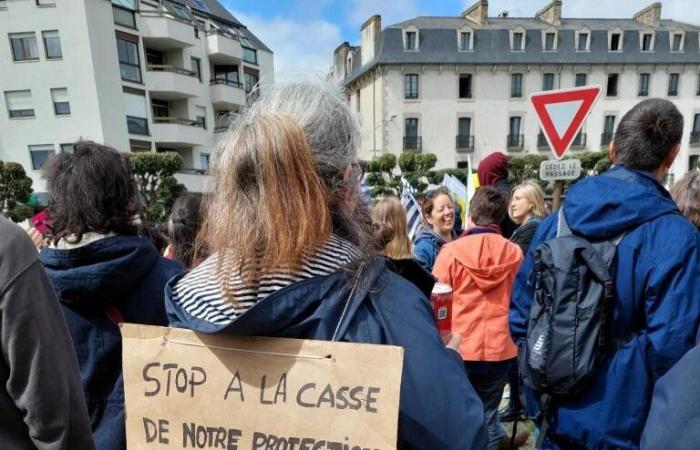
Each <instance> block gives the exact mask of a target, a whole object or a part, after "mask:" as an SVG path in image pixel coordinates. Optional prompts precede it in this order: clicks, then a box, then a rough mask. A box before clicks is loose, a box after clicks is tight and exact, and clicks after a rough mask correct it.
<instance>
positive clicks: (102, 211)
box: [0, 81, 700, 450]
mask: <svg viewBox="0 0 700 450" xmlns="http://www.w3.org/2000/svg"><path fill="white" fill-rule="evenodd" d="M359 130H360V128H359V123H358V120H357V117H356V115H355V113H354V112H353V111H352V110H351V108H350V107H349V105H348V103H347V100H346V98H345V97H344V94H343V92H342V91H341V90H340V89H339V88H338V87H336V86H334V85H332V84H330V83H327V82H320V81H297V82H293V83H278V84H276V85H274V86H270V87H268V88H267V89H265V90H264V91H263V92H262V93H261V95H260V97H259V99H258V100H257V101H256V102H254V103H253V104H252V105H250V107H249V108H248V109H247V110H246V111H245V112H243V113H242V114H240V115H239V116H238V117H237V119H236V121H235V122H234V123H233V124H232V125H231V129H230V131H229V133H228V134H227V136H226V138H225V139H224V140H223V141H222V142H221V143H220V147H219V149H218V152H217V158H216V163H215V164H214V167H215V168H214V170H213V181H214V189H213V190H212V193H211V194H207V195H204V196H201V195H192V194H188V195H187V196H185V197H183V198H181V199H178V201H177V202H176V203H175V205H174V207H173V209H172V213H171V219H170V221H169V223H168V224H167V227H165V228H164V229H163V230H161V231H162V235H164V236H166V237H167V240H165V241H162V240H161V239H158V238H157V236H159V235H161V232H160V231H158V230H153V229H150V227H149V226H148V224H147V223H146V222H144V221H142V220H140V210H139V208H140V207H139V202H138V197H137V193H136V189H135V187H134V184H133V181H132V178H131V173H130V165H129V161H128V158H124V157H123V156H122V155H121V154H120V153H119V152H118V151H116V150H115V149H112V148H110V147H107V146H104V145H100V144H97V143H94V142H78V143H76V145H75V146H74V152H73V153H70V154H68V153H65V154H61V155H58V156H57V157H55V158H53V159H52V160H51V161H50V162H49V164H48V166H47V167H46V168H45V175H46V179H47V190H48V208H47V209H46V211H45V217H44V219H43V221H44V223H45V224H46V230H45V232H37V231H35V230H33V231H32V232H31V234H32V237H33V238H34V244H35V245H32V242H31V240H30V239H29V237H28V236H27V233H24V232H23V231H22V230H21V229H20V228H18V227H17V226H15V225H12V224H11V223H10V222H8V221H7V220H4V219H2V218H0V344H1V348H2V355H3V358H2V359H0V416H1V417H2V421H1V422H0V447H2V448H3V449H5V448H6V449H42V450H58V449H62V450H65V449H80V450H91V449H97V450H124V449H125V448H126V435H125V425H124V389H123V381H122V366H121V342H120V333H119V327H118V325H119V324H120V323H122V322H131V323H140V324H150V325H162V326H167V325H169V326H173V327H180V328H187V329H191V330H194V331H197V332H202V333H209V334H234V335H252V336H271V337H289V338H304V339H319V340H328V341H331V340H333V341H346V342H360V343H371V344H379V345H382V344H387V345H396V346H401V347H403V349H404V363H403V372H402V379H401V390H400V405H399V418H398V421H399V423H398V425H399V426H398V430H399V432H398V436H397V448H399V449H419V450H452V449H454V450H470V449H474V450H476V449H489V450H491V449H499V448H511V446H512V447H513V448H517V447H519V446H521V445H523V444H524V443H525V441H526V440H527V439H528V433H527V432H519V433H514V435H512V436H509V435H508V433H507V431H506V430H505V428H504V427H503V425H502V424H501V419H500V417H499V405H500V403H501V400H502V398H503V392H504V388H505V386H506V385H509V386H510V392H511V394H510V405H509V408H508V413H507V415H508V416H510V418H517V417H531V418H534V419H535V422H536V424H537V426H538V427H539V439H538V445H539V446H540V448H546V449H579V448H580V449H584V448H585V449H638V448H643V449H661V448H664V449H667V448H668V449H691V448H697V445H698V444H697V442H698V441H700V433H698V430H697V429H695V428H693V427H692V424H693V423H694V422H693V421H694V420H695V421H697V420H698V419H700V407H698V406H697V405H698V404H699V401H700V388H699V387H698V386H699V385H698V383H697V382H696V381H695V379H696V378H697V377H698V374H699V373H700V353H698V351H697V350H694V349H693V348H694V346H695V345H696V342H697V341H696V340H697V338H698V337H699V336H698V331H699V328H698V327H699V325H700V289H698V288H697V286H698V285H699V284H700V231H699V230H700V209H699V208H700V176H698V173H697V172H693V173H690V174H688V175H687V176H686V177H684V178H683V179H682V180H681V181H679V182H677V183H676V184H675V185H674V187H673V189H672V191H671V193H669V192H668V191H667V190H666V189H665V188H664V187H663V186H662V184H661V183H660V180H661V179H663V177H664V175H665V173H666V172H667V170H668V169H669V167H670V166H671V165H672V164H673V161H674V159H675V157H676V155H677V153H678V149H679V145H680V142H681V135H682V130H683V122H682V116H681V115H680V114H679V113H678V110H677V109H676V108H675V106H674V105H673V104H672V103H670V102H668V101H666V100H659V99H650V100H645V101H643V102H641V103H639V104H638V105H636V106H635V107H633V108H632V109H631V110H630V111H629V112H628V113H627V114H626V115H625V116H624V117H623V118H622V120H621V121H620V124H619V126H618V129H617V131H616V133H615V137H614V139H613V142H612V144H611V146H610V158H611V161H612V163H613V167H612V168H611V169H610V170H608V171H606V172H604V173H603V174H601V175H599V176H595V177H589V178H587V179H585V180H583V181H580V182H578V183H576V184H574V185H573V186H571V187H570V188H569V189H568V191H567V195H566V201H565V203H564V206H563V208H562V209H561V210H559V211H557V212H552V213H551V214H548V212H549V211H548V208H547V205H546V204H545V196H544V192H543V190H542V188H541V186H540V185H539V184H538V182H536V181H526V182H523V183H521V184H519V185H517V186H515V187H514V188H511V186H510V185H509V184H508V160H507V157H506V156H505V155H504V154H502V153H499V152H494V153H492V154H491V155H489V156H488V157H486V158H485V159H483V160H482V161H481V163H480V164H479V167H478V177H479V181H480V185H481V187H479V188H478V189H477V190H476V192H475V194H474V195H473V196H472V198H471V199H470V202H469V205H468V211H466V212H465V213H466V214H465V220H464V227H463V229H462V222H461V220H459V214H458V213H457V212H456V211H455V203H454V201H453V199H452V198H451V196H450V193H449V191H447V190H446V189H444V188H437V189H433V190H431V191H430V192H428V193H426V195H425V197H424V198H423V199H422V219H423V226H422V227H421V229H420V230H419V232H418V233H417V235H416V237H415V239H414V241H413V242H412V241H411V240H410V239H409V237H408V233H407V226H406V212H405V210H404V209H403V207H402V206H401V202H400V201H399V199H398V198H396V197H391V196H387V197H385V198H383V199H381V200H379V201H378V202H377V203H376V204H374V205H367V204H366V202H365V201H363V200H362V196H361V192H360V177H361V174H360V171H359V170H358V165H357V150H358V148H359V140H360V132H359ZM562 222H564V223H565V224H567V226H568V228H570V231H571V233H573V234H574V235H577V236H581V237H582V238H585V239H587V240H590V241H592V242H593V241H595V242H601V241H606V240H610V239H615V244H616V247H615V248H616V252H617V253H616V257H615V259H614V267H613V268H612V272H613V273H614V279H613V280H612V283H611V284H610V295H611V297H610V298H611V299H612V304H611V308H612V310H611V314H612V320H610V321H607V322H605V326H602V327H601V328H603V331H601V333H603V334H605V335H608V336H609V339H607V340H606V341H607V342H610V343H611V344H610V348H609V351H606V352H605V353H604V355H602V356H601V357H600V358H598V359H596V360H595V366H594V367H593V369H591V373H592V375H591V376H590V377H588V378H587V379H586V380H585V381H586V382H585V384H582V385H581V386H580V389H577V390H576V391H575V392H573V391H572V392H570V393H566V394H560V395H552V396H551V397H550V396H546V400H544V399H545V397H543V396H542V395H541V394H542V392H539V391H538V390H537V389H536V383H534V382H533V381H532V380H528V378H527V377H526V376H525V372H523V371H520V370H519V367H520V368H522V367H523V366H522V362H521V364H518V363H517V362H516V361H517V360H518V359H523V354H525V350H526V349H527V346H528V336H529V332H528V326H529V324H530V321H531V320H532V319H531V316H530V312H531V309H532V308H533V301H535V300H533V299H536V298H539V297H537V296H536V292H535V291H536V290H538V289H539V288H540V287H539V284H540V280H538V279H536V278H538V277H537V276H533V274H534V275H537V270H538V269H537V267H538V264H539V262H540V259H541V257H542V253H541V252H540V248H541V247H542V246H543V245H544V244H546V243H549V242H551V241H552V240H555V239H557V236H558V235H559V233H560V231H561V227H562ZM37 247H39V248H40V252H37ZM435 283H443V284H448V285H449V286H451V288H452V302H453V306H452V328H451V332H449V333H440V332H439V331H438V328H437V327H436V324H435V318H434V315H433V311H432V308H431V305H430V302H429V297H430V294H431V291H432V289H433V286H434V285H435ZM606 292H607V291H606ZM583 313H586V311H584V312H583ZM590 314H593V312H591V313H590ZM590 314H589V315H590ZM560 356H562V355H554V356H553V358H557V357H560ZM564 356H567V355H564ZM543 400H544V401H543ZM244 413H245V412H244V411H232V412H231V415H232V417H233V416H235V414H244Z"/></svg>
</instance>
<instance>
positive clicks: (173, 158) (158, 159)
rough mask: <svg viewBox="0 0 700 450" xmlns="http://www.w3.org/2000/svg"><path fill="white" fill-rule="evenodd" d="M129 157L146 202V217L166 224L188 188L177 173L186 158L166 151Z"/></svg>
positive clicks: (144, 208) (149, 220)
mask: <svg viewBox="0 0 700 450" xmlns="http://www.w3.org/2000/svg"><path fill="white" fill-rule="evenodd" d="M128 158H129V160H130V161H131V166H132V172H133V177H134V181H135V182H136V186H137V188H138V190H139V194H140V196H141V200H142V201H143V210H144V215H145V220H146V221H147V222H149V223H152V224H155V223H165V221H166V220H168V216H169V215H170V210H171V209H172V207H173V203H175V200H176V199H177V198H178V197H179V196H181V195H182V194H184V193H185V192H186V191H187V189H186V188H185V186H184V185H182V184H179V183H178V182H177V180H176V179H175V176H174V174H175V172H177V171H178V170H180V169H181V168H182V157H181V156H180V155H179V154H178V153H175V152H165V153H133V154H130V155H128Z"/></svg>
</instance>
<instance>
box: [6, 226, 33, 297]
mask: <svg viewBox="0 0 700 450" xmlns="http://www.w3.org/2000/svg"><path fill="white" fill-rule="evenodd" d="M38 259H39V252H37V250H36V248H35V247H34V245H33V244H32V241H31V239H29V236H28V235H27V233H26V232H25V231H24V230H22V229H21V228H20V227H19V226H17V225H15V224H14V223H12V222H10V221H9V220H7V219H5V218H4V217H2V216H0V288H2V286H3V285H4V284H5V282H7V281H9V279H11V278H13V276H14V275H15V274H17V273H19V272H20V271H22V270H23V269H25V268H26V267H27V266H29V265H30V264H32V263H33V262H35V261H37V260H38Z"/></svg>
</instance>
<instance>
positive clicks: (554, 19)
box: [535, 0, 561, 26]
mask: <svg viewBox="0 0 700 450" xmlns="http://www.w3.org/2000/svg"><path fill="white" fill-rule="evenodd" d="M535 18H537V19H540V20H543V21H545V22H547V23H548V24H550V25H555V26H559V25H561V0H553V1H552V3H550V4H549V5H547V6H545V7H544V8H542V9H540V10H539V11H537V13H536V14H535Z"/></svg>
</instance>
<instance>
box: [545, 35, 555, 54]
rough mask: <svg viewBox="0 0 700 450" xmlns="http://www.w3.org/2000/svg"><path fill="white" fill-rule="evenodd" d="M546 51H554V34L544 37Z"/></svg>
mask: <svg viewBox="0 0 700 450" xmlns="http://www.w3.org/2000/svg"><path fill="white" fill-rule="evenodd" d="M544 49H545V50H548V51H549V50H554V33H547V34H545V36H544Z"/></svg>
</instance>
